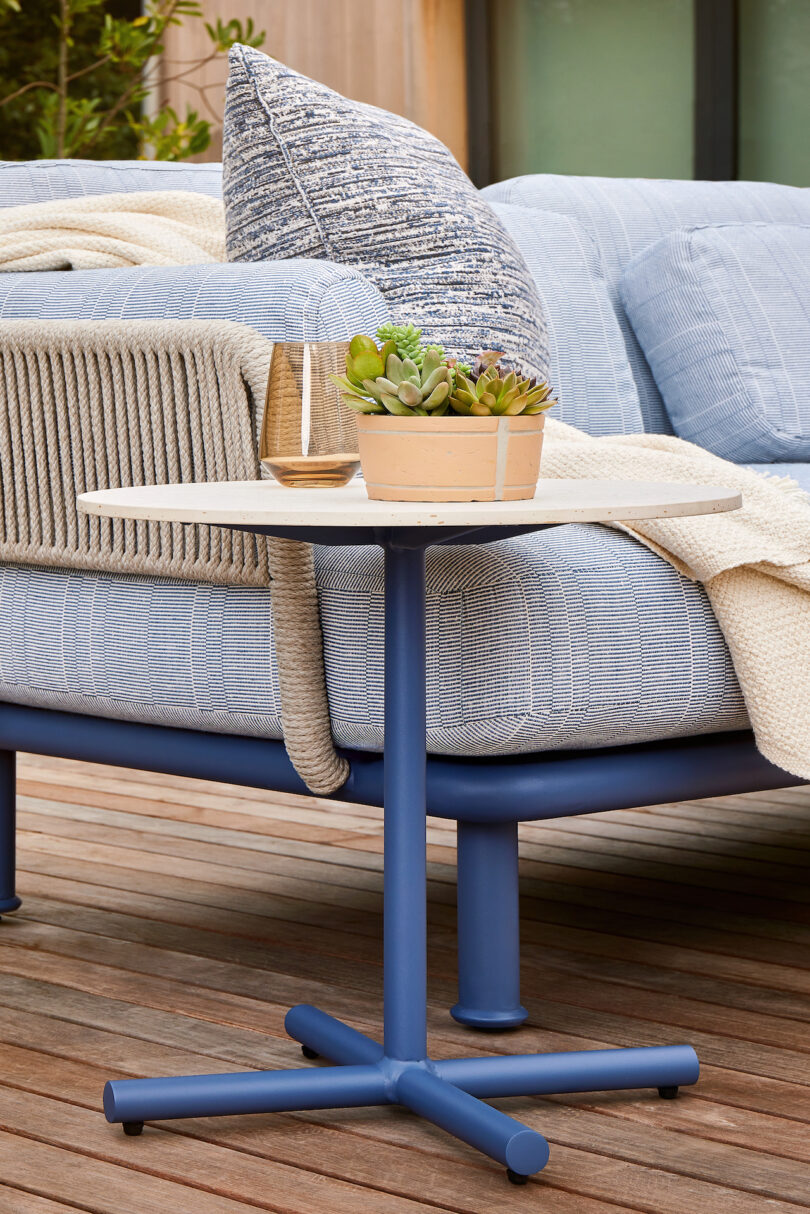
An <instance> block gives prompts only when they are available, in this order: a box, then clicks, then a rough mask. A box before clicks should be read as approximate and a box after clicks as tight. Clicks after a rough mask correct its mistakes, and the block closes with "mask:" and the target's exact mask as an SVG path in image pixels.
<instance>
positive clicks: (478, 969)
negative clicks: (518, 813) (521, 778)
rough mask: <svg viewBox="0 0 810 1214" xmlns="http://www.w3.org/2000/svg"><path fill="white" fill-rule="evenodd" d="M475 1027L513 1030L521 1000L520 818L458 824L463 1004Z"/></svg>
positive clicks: (466, 1020)
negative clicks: (518, 819)
mask: <svg viewBox="0 0 810 1214" xmlns="http://www.w3.org/2000/svg"><path fill="white" fill-rule="evenodd" d="M451 1014H452V1016H453V1017H454V1018H455V1019H456V1020H458V1021H459V1023H460V1024H466V1025H469V1026H470V1027H471V1028H481V1029H507V1028H514V1027H516V1026H517V1025H519V1024H522V1023H523V1021H524V1020H525V1019H526V1017H527V1015H528V1012H527V1011H526V1009H525V1008H524V1007H522V1006H521V1003H520V912H519V907H518V833H517V823H516V822H459V823H458V1003H457V1004H456V1005H455V1007H454V1008H452V1009H451Z"/></svg>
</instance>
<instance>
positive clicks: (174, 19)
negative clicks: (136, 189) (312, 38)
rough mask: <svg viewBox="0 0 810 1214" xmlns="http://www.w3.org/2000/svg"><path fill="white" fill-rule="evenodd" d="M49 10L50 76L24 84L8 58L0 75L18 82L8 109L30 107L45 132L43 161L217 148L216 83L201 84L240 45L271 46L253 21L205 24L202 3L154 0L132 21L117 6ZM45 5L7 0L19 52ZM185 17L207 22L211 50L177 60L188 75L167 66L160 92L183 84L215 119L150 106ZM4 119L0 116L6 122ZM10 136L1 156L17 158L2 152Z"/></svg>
mask: <svg viewBox="0 0 810 1214" xmlns="http://www.w3.org/2000/svg"><path fill="white" fill-rule="evenodd" d="M29 4H32V5H34V6H35V7H36V10H37V13H36V14H32V13H31V12H30V11H29ZM50 7H51V12H50V13H49V14H48V16H49V18H50V20H49V22H48V26H46V32H45V34H44V42H45V45H44V46H43V47H42V51H41V54H40V59H41V60H42V66H44V67H45V68H47V69H49V70H48V71H47V72H42V73H36V72H35V73H34V76H33V78H32V79H28V80H25V81H24V82H23V83H18V82H17V81H16V80H14V78H13V75H12V74H11V73H10V72H8V71H2V68H3V66H4V65H3V63H2V61H0V77H2V78H3V79H6V80H8V79H9V76H11V79H12V81H13V83H12V87H11V88H10V89H9V90H8V91H7V92H6V94H5V95H3V93H2V91H0V111H2V110H5V111H6V112H7V113H8V112H14V110H15V108H16V110H17V111H20V110H21V109H23V110H24V111H25V113H26V114H27V115H28V117H29V122H30V126H29V129H33V130H34V132H35V134H36V139H37V144H38V152H39V155H40V156H42V157H46V158H49V159H50V158H54V159H63V158H65V157H78V158H82V157H93V156H95V157H100V158H103V157H104V156H105V155H106V156H113V157H115V156H117V155H120V154H121V147H122V145H123V146H124V147H127V146H129V147H132V146H133V145H134V150H135V151H136V154H137V155H139V156H141V157H145V156H146V155H147V154H149V155H150V156H151V157H152V158H154V159H157V160H183V159H185V158H186V157H188V156H193V155H196V154H197V153H199V152H203V151H204V150H205V149H206V148H207V147H208V145H209V143H210V142H211V127H212V120H213V119H215V118H216V111H215V110H214V108H213V107H212V105H211V103H210V101H209V99H208V97H207V93H208V91H209V90H210V89H211V88H213V87H215V86H214V85H211V84H209V85H204V84H200V83H199V82H198V80H196V79H195V76H196V75H197V73H198V72H199V71H200V69H202V68H203V67H205V66H206V65H207V64H208V63H210V62H212V61H213V60H215V59H217V58H218V57H219V56H221V55H224V54H226V53H227V52H228V50H229V49H230V47H231V46H233V44H234V43H235V42H243V43H245V44H247V45H248V46H253V47H259V46H261V45H262V44H263V43H264V40H265V35H264V33H261V32H257V31H256V30H255V28H254V24H253V21H252V20H251V19H250V18H248V20H247V21H246V22H244V23H242V22H241V21H238V20H230V21H227V22H226V21H223V20H222V19H221V18H217V19H216V20H215V21H214V22H209V21H205V20H204V13H203V10H202V7H201V5H200V4H199V3H198V0H149V3H148V4H147V5H146V7H145V10H144V12H143V13H141V14H140V15H139V16H137V17H134V18H131V19H130V18H126V17H120V16H115V15H113V13H112V12H110V8H111V7H112V4H111V3H110V0H51V4H50ZM42 8H43V4H42V0H0V41H2V42H3V45H4V46H5V48H9V47H10V46H13V40H14V34H15V27H17V30H18V32H19V35H20V38H21V39H22V38H23V37H24V36H25V29H26V28H27V27H26V19H27V20H28V22H29V23H30V21H32V20H33V21H36V20H37V18H41V17H42ZM186 21H195V22H196V21H200V22H202V23H203V26H204V28H205V31H206V34H207V36H208V39H209V41H210V44H211V46H210V50H209V52H208V53H207V54H206V55H203V56H201V57H199V58H197V59H192V60H188V61H184V62H183V63H181V64H177V65H176V66H177V67H178V68H179V69H180V70H178V71H174V72H173V74H172V68H173V67H174V66H175V65H173V64H172V65H170V64H169V63H168V62H167V63H166V67H167V69H168V70H169V73H170V74H167V75H165V76H164V77H163V79H162V80H161V81H160V88H165V87H166V85H167V84H170V83H173V82H177V81H182V82H183V83H184V84H186V85H187V86H189V87H191V88H193V89H194V90H195V91H196V92H197V94H198V96H199V98H200V105H201V107H204V108H205V109H206V110H207V111H208V115H209V117H202V116H201V115H200V112H199V111H198V110H197V109H192V108H191V107H190V106H187V107H186V113H185V116H184V117H180V116H179V115H178V114H177V112H176V111H175V110H174V109H173V108H172V107H171V106H169V105H167V104H165V103H163V104H159V105H158V106H157V108H156V109H155V108H151V107H150V112H147V109H146V107H145V106H144V102H146V101H147V99H149V98H150V96H151V95H152V94H153V93H154V92H155V91H156V90H155V87H154V86H153V84H152V80H153V79H154V77H155V75H156V73H155V72H154V64H155V61H156V60H158V59H159V58H160V56H162V55H163V53H164V49H165V46H164V37H165V34H166V31H167V30H168V29H169V28H170V27H171V26H180V25H182V24H183V23H184V22H186ZM48 28H50V31H52V32H51V33H50V34H49V33H48V32H47V30H48ZM88 34H89V35H90V36H88ZM37 66H38V67H39V64H37ZM5 116H6V115H5V114H3V115H2V117H0V125H2V119H3V118H5ZM18 126H19V122H18ZM3 129H4V130H5V129H6V128H5V127H3ZM12 129H13V124H12ZM3 138H4V137H3V134H2V133H0V155H2V156H5V157H8V158H12V159H13V158H14V157H10V156H9V152H8V151H7V150H6V149H5V148H4V147H3Z"/></svg>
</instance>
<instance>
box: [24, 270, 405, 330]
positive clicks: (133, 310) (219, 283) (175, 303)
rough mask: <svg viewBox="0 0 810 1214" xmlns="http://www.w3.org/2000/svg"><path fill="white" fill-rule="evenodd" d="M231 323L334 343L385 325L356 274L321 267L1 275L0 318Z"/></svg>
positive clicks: (381, 307)
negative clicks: (220, 320) (166, 319)
mask: <svg viewBox="0 0 810 1214" xmlns="http://www.w3.org/2000/svg"><path fill="white" fill-rule="evenodd" d="M32 316H38V317H42V318H43V319H45V318H47V317H52V318H58V317H62V318H64V319H67V320H70V319H74V318H76V319H80V318H86V319H97V320H113V319H120V320H138V319H147V318H149V319H151V318H153V317H155V318H158V317H162V316H167V317H175V318H177V319H191V318H193V317H204V318H206V319H216V318H217V317H222V318H223V319H225V320H236V321H240V322H241V323H242V324H246V325H251V326H252V327H253V328H254V329H257V330H258V331H259V332H260V333H261V334H262V335H263V336H264V337H268V338H270V339H271V340H274V341H280V340H282V339H285V338H286V339H287V340H289V341H302V340H307V341H338V340H341V339H345V338H347V337H351V336H352V335H353V333H355V332H356V330H357V329H358V328H360V329H367V330H369V331H373V330H374V329H375V328H376V327H377V325H379V324H382V322H383V321H385V320H388V319H389V313H388V309H387V307H386V305H385V301H384V299H383V298H382V296H381V295H380V293H379V291H378V290H377V289H376V288H375V287H373V286H372V285H371V283H370V282H367V281H366V279H365V278H363V277H362V275H360V274H358V273H357V271H356V270H351V269H349V268H348V267H346V266H335V265H330V264H329V263H328V262H325V261H283V262H265V263H263V264H262V265H255V266H231V265H203V266H142V267H137V268H135V269H131V270H76V271H73V272H71V273H69V274H64V273H48V274H0V317H5V318H7V319H14V318H22V317H32Z"/></svg>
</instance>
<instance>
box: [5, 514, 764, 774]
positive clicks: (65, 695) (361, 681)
mask: <svg viewBox="0 0 810 1214" xmlns="http://www.w3.org/2000/svg"><path fill="white" fill-rule="evenodd" d="M317 566H318V583H319V590H320V598H321V617H322V621H323V631H324V645H325V658H326V669H327V679H328V685H329V698H330V704H331V710H332V717H333V725H334V733H335V737H336V739H337V741H338V742H339V743H342V744H344V745H347V746H353V747H360V748H365V749H379V748H380V746H381V744H382V720H383V647H382V633H383V615H382V607H383V563H382V553H381V551H380V550H379V549H377V548H358V549H332V548H321V549H318V550H317ZM272 654H273V640H272V623H271V613H270V600H269V592H268V591H266V590H264V589H256V588H245V587H223V586H215V585H210V584H206V583H187V582H179V581H168V580H163V579H159V578H138V577H129V576H115V575H112V574H101V573H95V574H94V573H85V572H74V571H66V570H57V569H43V568H36V567H31V566H29V567H22V566H0V699H3V700H9V701H13V702H16V703H24V704H29V705H33V706H39V707H54V708H61V709H65V710H71V711H78V712H85V713H91V714H96V715H102V716H111V717H118V718H124V719H129V720H135V721H147V722H158V723H162V724H166V725H175V726H185V727H188V728H194V729H203V730H217V731H224V732H229V733H241V734H250V735H254V736H259V737H279V736H280V709H279V689H278V680H277V677H276V672H275V669H274V665H273V659H272ZM746 726H747V717H746V713H745V710H744V707H743V702H742V698H741V695H740V691H739V688H738V685H737V682H736V679H735V676H734V671H733V668H732V665H731V661H730V658H729V654H728V651H727V649H726V646H725V642H724V641H723V638H722V635H721V633H720V630H719V628H718V626H717V623H716V621H715V618H714V616H713V614H712V611H711V608H710V607H709V604H708V601H707V599H706V596H705V594H704V592H703V590H702V588H701V587H700V586H698V585H696V584H695V583H692V582H689V581H687V580H686V579H684V578H683V577H681V576H680V575H679V574H678V573H676V572H675V571H674V570H673V569H672V568H671V567H670V566H669V565H667V564H665V563H664V562H663V561H662V560H660V558H658V557H657V556H655V555H654V554H653V553H651V552H649V551H648V550H647V549H646V548H645V547H643V546H642V545H641V544H639V543H638V542H637V541H635V540H633V539H631V538H630V537H628V536H626V535H624V534H622V533H620V532H617V531H612V530H611V529H609V528H605V527H599V526H568V527H559V528H554V529H552V530H549V531H545V532H541V533H537V534H534V535H532V536H526V537H522V538H520V539H512V540H504V541H501V542H499V543H496V544H490V545H485V546H481V547H460V546H456V547H448V548H434V549H432V550H430V551H429V553H428V744H429V748H430V750H431V751H432V752H434V753H440V754H451V755H453V754H455V755H464V754H471V755H496V754H516V753H521V752H531V751H535V750H558V749H570V748H579V747H598V746H609V745H614V744H617V743H621V742H641V741H646V740H653V739H658V738H669V737H679V736H683V735H688V734H695V733H711V732H714V731H718V730H733V729H743V728H746Z"/></svg>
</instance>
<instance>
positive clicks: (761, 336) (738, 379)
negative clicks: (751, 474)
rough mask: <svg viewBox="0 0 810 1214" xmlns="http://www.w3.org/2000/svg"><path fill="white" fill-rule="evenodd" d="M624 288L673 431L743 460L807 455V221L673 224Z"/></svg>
mask: <svg viewBox="0 0 810 1214" xmlns="http://www.w3.org/2000/svg"><path fill="white" fill-rule="evenodd" d="M620 290H621V294H622V299H623V301H624V306H625V309H626V311H627V315H628V317H629V318H630V322H631V324H632V325H633V328H634V330H635V332H636V336H637V337H638V340H639V342H640V343H641V346H642V349H643V350H644V353H645V355H646V357H647V361H648V362H649V364H650V367H651V369H652V372H653V375H654V376H655V381H656V383H657V384H658V387H659V389H660V392H661V395H662V397H663V399H664V404H665V406H666V409H667V412H668V414H669V417H670V421H671V422H672V425H673V427H674V429H675V432H676V434H678V435H680V437H681V438H686V439H689V440H690V441H691V442H694V443H698V444H699V445H700V446H702V447H705V448H706V449H707V450H709V451H713V452H714V453H715V454H716V455H721V456H724V457H725V458H726V459H730V460H735V461H736V462H738V463H749V462H750V463H765V462H772V461H783V460H784V461H791V460H792V461H797V462H804V461H810V226H805V225H801V224H781V223H743V224H736V223H729V224H716V225H713V226H707V227H694V228H680V229H679V230H678V231H676V232H673V233H672V234H671V235H670V236H666V237H664V239H662V240H659V241H656V243H655V244H654V245H652V246H651V247H650V248H648V249H645V251H644V252H643V253H641V254H640V255H639V256H638V257H636V258H635V260H634V261H632V262H631V263H630V264H629V265H628V266H627V268H626V270H625V271H624V274H623V276H622V279H621V283H620Z"/></svg>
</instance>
